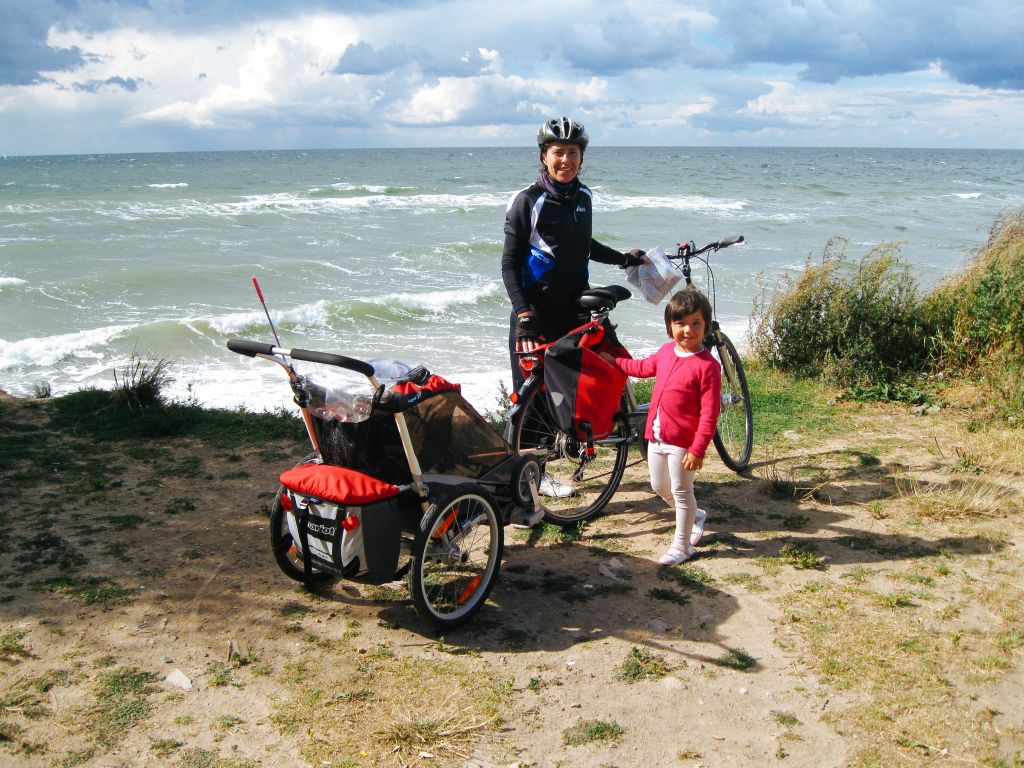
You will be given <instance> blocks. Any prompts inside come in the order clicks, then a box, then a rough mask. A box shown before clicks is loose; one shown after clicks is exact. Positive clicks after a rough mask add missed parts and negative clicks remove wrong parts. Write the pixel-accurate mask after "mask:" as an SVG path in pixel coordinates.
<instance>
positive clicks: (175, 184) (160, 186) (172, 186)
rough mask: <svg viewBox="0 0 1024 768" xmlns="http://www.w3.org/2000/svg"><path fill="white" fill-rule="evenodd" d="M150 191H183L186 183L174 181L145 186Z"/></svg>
mask: <svg viewBox="0 0 1024 768" xmlns="http://www.w3.org/2000/svg"><path fill="white" fill-rule="evenodd" d="M146 186H147V187H149V188H150V189H183V188H185V187H187V186H188V182H187V181H174V182H168V183H166V184H147V185H146Z"/></svg>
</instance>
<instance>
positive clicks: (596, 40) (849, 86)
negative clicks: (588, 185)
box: [0, 0, 1024, 156]
mask: <svg viewBox="0 0 1024 768" xmlns="http://www.w3.org/2000/svg"><path fill="white" fill-rule="evenodd" d="M561 115H567V116H569V117H572V118H573V119H575V120H578V121H580V122H583V123H584V124H585V125H586V126H587V129H588V132H589V133H590V137H591V141H592V142H597V143H600V144H602V145H608V146H621V145H631V146H666V145H671V146H864V147H939V148H1005V149H1024V5H1021V4H1020V3H1019V2H1016V0H946V2H942V0H939V1H938V2H936V0H891V1H890V2H882V1H881V0H695V1H694V2H676V1H673V0H630V2H629V3H628V4H627V3H624V2H613V1H611V0H605V1H604V2H592V1H589V0H586V1H585V0H578V1H577V0H562V1H561V2H559V3H551V2H550V1H549V0H546V1H545V2H540V1H538V0H515V2H501V1H498V2H496V1H495V0H490V1H489V2H480V1H479V0H473V1H471V0H397V1H396V2H385V1H384V0H320V1H319V2H295V3H283V2H281V1H280V0H0V156H3V155H47V154H80V153H94V152H146V151H187V150H221V149H314V148H343V147H423V146H460V147H467V146H469V147H472V146H520V145H522V144H524V143H530V142H532V140H533V136H534V135H535V133H536V130H537V127H538V126H539V125H540V123H542V122H543V121H544V120H546V119H548V118H550V117H556V116H561Z"/></svg>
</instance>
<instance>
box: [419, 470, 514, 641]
mask: <svg viewBox="0 0 1024 768" xmlns="http://www.w3.org/2000/svg"><path fill="white" fill-rule="evenodd" d="M503 548H504V530H503V528H502V527H501V525H500V524H499V522H498V515H497V514H496V513H495V511H494V502H493V501H492V500H491V497H490V495H489V494H488V493H487V492H486V491H485V490H484V489H483V488H481V487H480V486H478V485H476V484H473V483H463V484H461V485H457V486H455V487H454V488H451V489H449V490H447V491H446V492H444V493H442V494H440V495H439V497H438V498H437V499H436V500H435V501H434V502H433V504H431V506H430V509H428V510H427V513H426V514H425V515H424V516H423V520H422V522H421V523H420V529H419V531H418V533H417V535H416V543H415V545H414V547H413V555H412V567H411V569H410V570H409V592H410V593H411V594H412V600H413V603H415V605H416V608H417V610H419V611H420V613H422V614H423V615H424V616H425V617H427V618H428V619H430V620H431V621H432V622H434V624H436V625H437V626H438V627H441V628H449V627H456V626H458V625H459V624H462V623H463V622H464V621H467V620H468V619H470V618H471V617H472V616H473V614H475V613H476V612H477V611H479V610H480V608H482V607H483V604H484V602H485V601H486V600H487V595H489V594H490V592H491V587H493V586H494V580H495V579H496V578H497V576H498V569H499V568H500V567H501V555H502V550H503Z"/></svg>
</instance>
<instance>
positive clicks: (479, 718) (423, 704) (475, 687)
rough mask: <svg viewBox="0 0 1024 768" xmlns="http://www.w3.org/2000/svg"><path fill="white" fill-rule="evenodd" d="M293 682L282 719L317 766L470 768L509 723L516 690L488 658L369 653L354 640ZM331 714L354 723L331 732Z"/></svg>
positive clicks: (306, 664)
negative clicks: (504, 719)
mask: <svg viewBox="0 0 1024 768" xmlns="http://www.w3.org/2000/svg"><path fill="white" fill-rule="evenodd" d="M364 650H365V649H364ZM288 681H289V683H288V684H289V688H290V690H291V696H290V698H289V700H287V701H282V702H280V704H279V706H278V707H277V710H276V712H275V714H274V720H275V722H276V723H277V725H278V728H279V729H280V730H281V732H282V734H284V735H287V736H290V737H291V738H293V739H295V740H296V741H297V742H298V743H299V745H300V746H299V752H300V753H301V754H302V756H303V758H304V759H305V760H307V761H308V762H309V763H310V764H311V765H321V764H331V765H336V764H339V761H340V764H341V765H348V764H351V765H359V766H394V765H414V764H418V763H419V762H420V761H424V760H425V761H427V762H428V763H429V764H430V765H435V766H460V767H461V766H462V765H464V764H465V763H466V760H467V759H468V758H469V757H470V756H471V755H472V753H473V750H474V744H475V743H476V742H477V741H478V740H479V738H480V737H481V736H482V735H483V734H486V733H488V732H490V731H493V730H494V729H495V728H496V727H497V726H498V725H500V723H501V713H502V711H503V710H504V708H505V706H506V704H507V700H508V697H509V695H510V693H511V684H510V683H509V682H508V681H503V680H500V679H499V678H497V677H496V676H495V675H493V673H491V672H490V670H488V669H486V667H485V665H484V664H483V663H482V662H480V661H479V660H466V659H461V660H458V661H456V660H453V659H448V658H424V657H420V656H418V655H413V656H401V657H399V656H396V655H395V654H394V653H393V652H392V651H391V650H390V649H389V648H387V647H384V646H380V647H378V648H375V649H371V650H366V651H365V652H363V653H360V652H359V651H358V650H357V649H355V648H353V647H352V646H348V645H347V644H330V647H329V648H328V649H326V650H325V649H322V648H320V647H319V646H314V647H313V648H310V649H308V650H306V651H305V652H304V653H303V654H302V657H301V659H300V660H298V661H295V662H293V663H292V664H290V665H289V670H288ZM325 718H326V719H329V720H330V721H331V722H332V723H334V724H344V726H343V727H337V726H336V725H335V726H333V727H330V728H323V727H321V725H322V724H323V722H324V720H325ZM428 755H429V757H427V756H428ZM325 761H326V762H325ZM346 761H349V762H346Z"/></svg>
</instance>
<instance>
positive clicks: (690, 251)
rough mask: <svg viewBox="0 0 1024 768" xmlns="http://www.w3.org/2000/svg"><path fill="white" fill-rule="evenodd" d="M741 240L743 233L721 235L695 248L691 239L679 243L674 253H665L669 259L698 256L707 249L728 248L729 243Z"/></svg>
mask: <svg viewBox="0 0 1024 768" xmlns="http://www.w3.org/2000/svg"><path fill="white" fill-rule="evenodd" d="M742 242H745V240H744V238H743V235H729V236H728V237H723V238H722V239H721V240H716V241H715V242H713V243H708V244H707V245H705V246H702V247H701V248H697V247H696V246H695V245H694V244H693V241H692V240H691V241H690V242H688V243H680V244H679V250H678V251H676V253H675V255H671V254H666V255H667V256H668V258H670V259H674V260H678V259H683V258H689V257H691V256H699V255H700V254H702V253H707V252H708V251H717V250H719V249H721V248H728V247H729V246H730V245H737V244H739V243H742Z"/></svg>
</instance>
